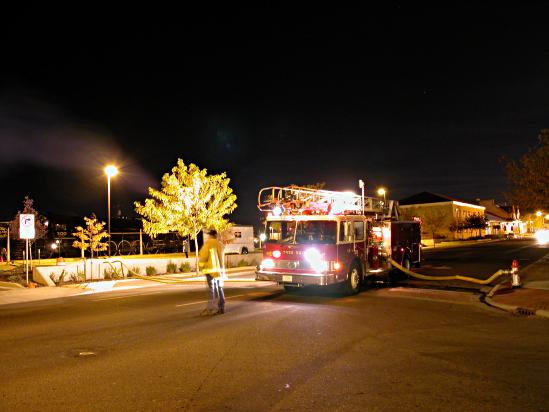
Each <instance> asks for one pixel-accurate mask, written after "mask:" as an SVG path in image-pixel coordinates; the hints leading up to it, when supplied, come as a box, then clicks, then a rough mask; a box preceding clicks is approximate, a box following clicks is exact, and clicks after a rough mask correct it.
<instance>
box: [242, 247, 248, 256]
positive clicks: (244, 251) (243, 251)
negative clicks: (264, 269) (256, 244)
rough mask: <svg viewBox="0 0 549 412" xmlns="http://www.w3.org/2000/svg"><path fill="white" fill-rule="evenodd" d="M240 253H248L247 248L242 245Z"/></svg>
mask: <svg viewBox="0 0 549 412" xmlns="http://www.w3.org/2000/svg"><path fill="white" fill-rule="evenodd" d="M242 254H243V255H247V254H248V248H245V247H243V248H242Z"/></svg>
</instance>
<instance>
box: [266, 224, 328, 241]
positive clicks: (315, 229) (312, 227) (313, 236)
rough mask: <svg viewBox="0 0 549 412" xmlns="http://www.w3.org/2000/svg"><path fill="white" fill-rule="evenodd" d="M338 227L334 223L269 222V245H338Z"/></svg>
mask: <svg viewBox="0 0 549 412" xmlns="http://www.w3.org/2000/svg"><path fill="white" fill-rule="evenodd" d="M336 231H337V225H336V222H333V221H321V220H316V221H299V222H286V221H271V222H267V242H268V243H280V244H283V243H296V244H308V243H336Z"/></svg>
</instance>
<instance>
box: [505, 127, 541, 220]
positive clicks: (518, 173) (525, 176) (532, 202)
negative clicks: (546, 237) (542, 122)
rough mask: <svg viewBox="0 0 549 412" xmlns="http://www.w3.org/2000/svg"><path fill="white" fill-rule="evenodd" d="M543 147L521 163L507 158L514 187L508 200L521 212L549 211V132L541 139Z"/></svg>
mask: <svg viewBox="0 0 549 412" xmlns="http://www.w3.org/2000/svg"><path fill="white" fill-rule="evenodd" d="M538 139H539V144H538V145H537V146H536V147H535V148H533V149H530V150H529V151H528V153H526V154H525V155H523V156H522V157H521V158H520V160H519V162H515V161H514V160H510V159H507V158H505V157H504V158H503V159H502V161H503V163H504V166H505V170H506V172H507V181H508V183H509V186H510V190H509V192H507V193H506V194H505V196H506V197H507V199H508V200H509V201H510V202H511V203H512V204H513V205H518V206H519V207H520V208H521V211H522V210H524V211H526V212H534V211H536V210H549V129H544V130H542V131H541V132H540V135H539V136H538Z"/></svg>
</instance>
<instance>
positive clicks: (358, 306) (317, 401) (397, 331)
mask: <svg viewBox="0 0 549 412" xmlns="http://www.w3.org/2000/svg"><path fill="white" fill-rule="evenodd" d="M226 292H227V296H228V303H227V313H226V314H224V315H219V316H214V317H201V316H199V313H200V311H201V309H202V308H203V307H204V306H205V298H206V289H205V287H204V285H203V284H195V285H193V284H186V285H183V286H173V285H159V286H155V287H149V288H144V289H133V290H126V291H116V292H109V293H101V294H95V295H88V296H80V297H72V298H68V299H64V300H55V301H53V300H52V301H44V302H40V303H36V302H35V303H32V304H18V305H10V306H5V307H3V308H2V311H1V312H0V348H2V349H1V351H0V356H1V359H0V372H1V373H0V376H1V377H2V385H1V386H0V388H1V389H0V410H6V411H8V410H9V411H20V410H21V411H22V410H25V411H29V410H30V411H34V410H41V411H44V410H101V411H103V410H117V411H118V410H128V411H129V410H131V411H135V410H189V411H195V410H197V411H199V410H200V411H202V410H205V411H219V410H238V411H241V410H244V411H266V410H268V411H288V410H330V411H332V410H380V411H395V410H397V411H398V410H406V411H410V410H421V411H425V410H433V411H434V410H437V411H441V410H442V411H444V410H448V411H449V410H452V411H455V410H482V411H492V410H493V411H496V410H497V411H501V410H507V411H508V410H520V411H525V410H528V411H530V410H549V398H548V397H547V390H546V375H547V369H548V368H549V351H548V349H547V348H549V333H548V331H549V323H548V322H547V320H546V319H538V318H525V317H514V316H511V315H509V314H508V313H506V312H500V311H498V310H495V309H492V308H488V307H486V306H484V305H483V304H481V303H479V301H478V296H477V295H474V294H472V293H459V292H447V291H421V290H417V289H414V290H405V289H402V288H392V289H390V288H376V289H371V290H365V291H363V292H361V293H360V294H359V295H356V296H352V297H340V296H337V295H331V294H323V295H314V294H297V295H296V294H285V293H283V292H282V291H281V289H280V288H279V287H277V286H274V285H273V284H271V283H265V282H250V283H233V284H228V285H227V287H226Z"/></svg>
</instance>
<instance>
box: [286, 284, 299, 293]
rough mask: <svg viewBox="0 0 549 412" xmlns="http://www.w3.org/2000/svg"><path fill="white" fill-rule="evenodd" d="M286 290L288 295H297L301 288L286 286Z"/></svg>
mask: <svg viewBox="0 0 549 412" xmlns="http://www.w3.org/2000/svg"><path fill="white" fill-rule="evenodd" d="M284 290H285V291H286V292H288V293H296V292H297V291H298V290H299V288H298V287H297V286H290V285H284Z"/></svg>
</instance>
